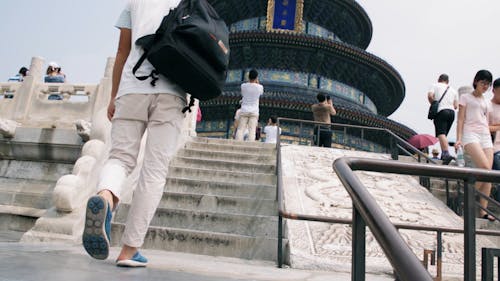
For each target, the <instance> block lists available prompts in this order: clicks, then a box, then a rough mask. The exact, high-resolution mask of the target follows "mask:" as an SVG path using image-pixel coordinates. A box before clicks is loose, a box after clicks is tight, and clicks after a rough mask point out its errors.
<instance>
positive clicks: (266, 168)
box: [170, 157, 276, 174]
mask: <svg viewBox="0 0 500 281" xmlns="http://www.w3.org/2000/svg"><path fill="white" fill-rule="evenodd" d="M170 165H173V166H183V167H190V168H200V169H213V170H220V171H221V170H222V171H244V172H251V173H264V174H273V173H275V171H276V166H275V165H274V164H264V163H260V164H257V163H244V162H236V161H227V160H212V159H200V158H188V157H175V158H174V159H173V160H172V161H171V162H170Z"/></svg>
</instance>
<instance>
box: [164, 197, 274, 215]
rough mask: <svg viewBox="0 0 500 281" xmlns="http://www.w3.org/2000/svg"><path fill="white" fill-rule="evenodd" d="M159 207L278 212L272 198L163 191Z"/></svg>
mask: <svg viewBox="0 0 500 281" xmlns="http://www.w3.org/2000/svg"><path fill="white" fill-rule="evenodd" d="M159 207H161V208H174V209H183V210H198V211H207V212H218V213H232V214H246V215H261V216H275V215H277V214H278V207H277V203H276V201H275V200H274V199H262V198H257V199H256V198H247V197H229V196H219V195H218V196H214V195H206V194H189V193H172V192H165V193H164V194H163V197H162V199H161V201H160V204H159Z"/></svg>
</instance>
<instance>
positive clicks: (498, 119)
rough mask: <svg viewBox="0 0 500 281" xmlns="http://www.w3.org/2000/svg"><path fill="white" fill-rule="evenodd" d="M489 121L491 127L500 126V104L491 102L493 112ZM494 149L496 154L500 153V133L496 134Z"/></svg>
mask: <svg viewBox="0 0 500 281" xmlns="http://www.w3.org/2000/svg"><path fill="white" fill-rule="evenodd" d="M488 121H489V123H490V125H498V124H500V104H496V103H494V102H491V111H490V114H489V120H488ZM493 149H494V151H495V152H497V151H500V131H497V132H496V133H495V143H494V144H493Z"/></svg>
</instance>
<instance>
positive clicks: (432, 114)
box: [427, 86, 450, 120]
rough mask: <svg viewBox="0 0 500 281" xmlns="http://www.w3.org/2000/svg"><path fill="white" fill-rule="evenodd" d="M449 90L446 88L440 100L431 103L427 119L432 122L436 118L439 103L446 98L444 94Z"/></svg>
mask: <svg viewBox="0 0 500 281" xmlns="http://www.w3.org/2000/svg"><path fill="white" fill-rule="evenodd" d="M449 88H450V86H448V88H446V91H444V93H443V95H442V96H441V98H440V99H439V101H437V100H434V101H432V103H431V106H430V107H429V113H427V119H429V120H434V118H436V116H437V114H438V107H439V103H440V102H441V101H442V100H443V98H444V96H446V93H447V92H448V89H449Z"/></svg>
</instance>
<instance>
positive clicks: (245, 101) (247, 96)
mask: <svg viewBox="0 0 500 281" xmlns="http://www.w3.org/2000/svg"><path fill="white" fill-rule="evenodd" d="M263 93H264V87H263V86H262V85H261V84H257V83H243V84H241V96H242V99H241V112H245V113H247V112H250V113H255V114H259V99H260V96H261V95H262V94H263Z"/></svg>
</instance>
